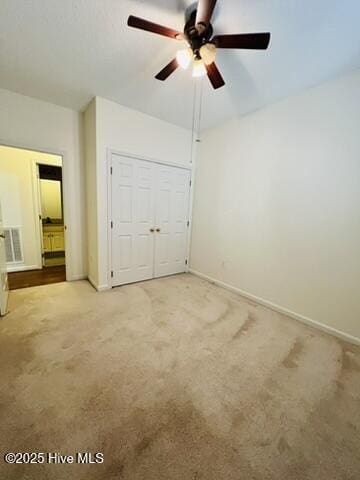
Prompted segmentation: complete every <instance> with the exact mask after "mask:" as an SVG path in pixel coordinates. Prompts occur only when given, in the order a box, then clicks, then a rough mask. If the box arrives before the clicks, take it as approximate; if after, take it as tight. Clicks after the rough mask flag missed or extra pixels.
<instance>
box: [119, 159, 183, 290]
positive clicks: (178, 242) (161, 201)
mask: <svg viewBox="0 0 360 480" xmlns="http://www.w3.org/2000/svg"><path fill="white" fill-rule="evenodd" d="M111 179H112V180H111V188H112V191H111V212H112V229H111V247H112V248H111V254H112V266H111V270H112V277H113V282H112V284H113V286H116V285H123V284H125V283H131V282H138V281H142V280H147V279H150V278H154V277H161V276H165V275H171V274H174V273H181V272H184V271H185V270H186V254H187V237H188V218H189V191H190V172H189V170H186V169H183V168H178V167H171V166H167V165H160V164H157V163H154V162H148V161H144V160H137V159H132V158H128V157H123V156H120V155H116V154H113V155H112V177H111Z"/></svg>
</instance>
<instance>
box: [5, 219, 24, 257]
mask: <svg viewBox="0 0 360 480" xmlns="http://www.w3.org/2000/svg"><path fill="white" fill-rule="evenodd" d="M4 234H5V256H6V263H8V264H9V263H23V261H24V256H23V249H22V242H21V233H20V228H19V227H7V228H4Z"/></svg>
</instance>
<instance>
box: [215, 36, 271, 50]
mask: <svg viewBox="0 0 360 480" xmlns="http://www.w3.org/2000/svg"><path fill="white" fill-rule="evenodd" d="M212 42H213V43H215V45H216V46H217V48H245V49H254V50H266V49H267V48H268V46H269V43H270V33H241V34H239V35H217V36H215V37H214V38H213V39H212Z"/></svg>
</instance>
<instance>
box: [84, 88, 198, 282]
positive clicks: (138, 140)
mask: <svg viewBox="0 0 360 480" xmlns="http://www.w3.org/2000/svg"><path fill="white" fill-rule="evenodd" d="M90 107H91V108H94V107H93V106H91V105H90ZM95 110H96V152H97V154H96V157H97V159H96V173H97V193H96V195H97V208H96V210H95V209H94V215H95V214H96V217H97V220H96V221H95V220H94V223H96V222H97V245H96V241H94V243H93V248H95V247H97V251H92V250H93V249H91V250H90V251H89V256H90V257H91V256H92V257H95V256H96V255H97V257H98V258H97V261H98V265H97V273H95V271H94V270H95V268H94V269H92V271H91V280H92V282H93V283H94V284H95V285H96V287H97V288H99V289H105V288H108V287H109V278H108V274H109V270H110V268H109V258H108V256H109V250H108V226H109V221H110V219H109V218H108V209H107V208H108V205H107V204H108V187H107V185H108V168H107V156H108V151H109V150H110V149H112V150H116V151H118V152H123V153H129V154H132V155H135V156H138V157H146V158H150V159H154V160H160V161H165V162H168V163H174V164H181V165H190V161H191V158H190V154H191V132H190V131H189V130H185V129H183V128H180V127H178V126H175V125H172V124H170V123H167V122H164V121H162V120H158V119H157V118H154V117H150V116H149V115H145V114H143V113H140V112H137V111H135V110H131V109H129V108H126V107H123V106H122V105H119V104H117V103H114V102H111V101H108V100H105V99H103V98H99V97H96V108H95ZM87 115H89V125H88V127H89V131H91V130H92V129H93V128H94V127H93V126H92V127H91V124H94V122H93V121H92V122H91V121H90V117H91V116H92V115H93V113H92V112H90V113H88V112H86V114H85V118H86V116H87ZM88 141H89V136H87V138H86V142H85V143H86V144H88ZM90 141H91V140H90ZM87 148H88V149H89V151H91V150H93V148H94V145H92V146H90V147H87ZM87 169H88V178H89V181H90V182H91V178H93V173H91V172H90V171H89V170H90V169H91V170H92V171H94V165H93V162H92V160H91V158H90V160H89V159H88V160H87ZM89 221H90V220H89ZM93 265H94V267H95V260H94V261H93Z"/></svg>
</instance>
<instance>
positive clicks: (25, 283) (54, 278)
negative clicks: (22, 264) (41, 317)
mask: <svg viewBox="0 0 360 480" xmlns="http://www.w3.org/2000/svg"><path fill="white" fill-rule="evenodd" d="M8 279H9V289H10V290H17V289H18V288H26V287H36V286H38V285H48V284H50V283H59V282H65V280H66V271H65V265H57V266H54V267H44V268H43V269H41V270H28V271H26V272H12V273H8Z"/></svg>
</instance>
